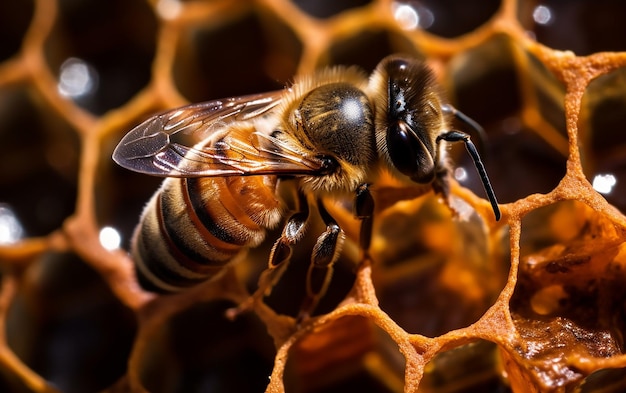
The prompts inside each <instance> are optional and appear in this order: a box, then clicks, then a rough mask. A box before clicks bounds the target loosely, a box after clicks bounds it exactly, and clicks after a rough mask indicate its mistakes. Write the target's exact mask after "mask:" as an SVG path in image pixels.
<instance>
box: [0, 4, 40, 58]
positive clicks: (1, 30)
mask: <svg viewBox="0 0 626 393" xmlns="http://www.w3.org/2000/svg"><path fill="white" fill-rule="evenodd" d="M33 12H34V4H33V0H26V1H19V2H12V1H9V2H3V3H2V4H0V37H2V41H1V42H0V61H4V60H6V59H8V58H10V57H11V56H13V55H15V54H17V53H18V52H19V50H20V49H21V47H22V39H23V38H24V35H25V34H26V30H27V29H28V26H29V25H30V21H31V18H32V17H33Z"/></svg>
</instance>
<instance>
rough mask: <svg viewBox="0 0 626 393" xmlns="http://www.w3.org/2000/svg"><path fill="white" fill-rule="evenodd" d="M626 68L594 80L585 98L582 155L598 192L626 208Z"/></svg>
mask: <svg viewBox="0 0 626 393" xmlns="http://www.w3.org/2000/svg"><path fill="white" fill-rule="evenodd" d="M625 93H626V68H618V69H616V70H615V71H613V72H610V73H608V74H605V75H602V76H600V77H598V78H597V79H595V80H593V81H592V82H591V83H590V84H589V86H588V87H587V90H586V91H585V95H584V97H583V108H584V109H585V111H584V112H583V113H584V117H583V121H582V122H581V127H582V128H583V131H584V134H583V136H582V140H583V143H581V146H580V149H581V154H582V155H583V157H584V158H585V161H584V166H585V174H586V175H587V179H588V180H589V181H590V182H592V184H593V186H594V188H595V189H596V191H598V192H600V193H601V194H603V195H604V196H605V198H606V199H607V200H608V201H609V202H611V203H612V204H614V205H615V206H617V207H618V208H619V209H620V210H621V211H624V210H625V209H626V188H625V187H626V137H625V136H624V133H623V132H621V130H622V128H623V125H624V123H625V122H626V115H625V113H626V94H625Z"/></svg>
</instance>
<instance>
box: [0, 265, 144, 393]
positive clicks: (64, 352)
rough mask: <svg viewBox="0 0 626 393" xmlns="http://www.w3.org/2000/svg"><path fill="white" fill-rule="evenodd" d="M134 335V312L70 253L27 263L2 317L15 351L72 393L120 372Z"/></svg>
mask: <svg viewBox="0 0 626 393" xmlns="http://www.w3.org/2000/svg"><path fill="white" fill-rule="evenodd" d="M134 334H135V316H134V314H133V313H132V312H131V311H130V310H129V309H127V308H126V307H125V306H123V305H122V304H121V303H120V302H119V301H118V300H117V299H116V298H115V296H114V295H113V294H112V293H111V291H110V289H109V287H108V286H107V285H106V284H105V283H104V282H103V281H102V279H101V278H100V276H98V275H97V274H96V273H95V272H94V271H93V270H91V269H90V268H89V267H88V266H87V265H86V264H85V263H84V262H83V261H82V260H80V259H79V258H78V257H77V256H76V255H74V254H69V253H67V254H58V253H48V254H45V255H44V256H43V257H42V258H41V260H38V261H35V262H34V263H33V264H32V265H30V266H29V268H28V269H27V270H26V272H25V275H24V279H23V280H22V282H21V286H20V288H19V290H18V292H17V295H16V297H15V299H14V300H13V302H12V304H11V307H10V309H9V312H8V315H7V321H6V336H7V342H8V344H9V347H10V348H11V349H12V350H13V351H14V352H15V354H16V355H17V356H18V357H19V358H20V359H21V360H22V361H23V362H24V363H26V365H28V366H29V367H30V368H31V369H33V370H34V371H35V372H36V373H38V374H39V375H41V376H42V377H43V378H45V379H47V380H48V381H50V382H51V383H52V384H54V385H55V386H57V387H58V388H59V389H61V390H62V391H64V392H70V393H71V392H86V391H100V390H102V389H104V388H106V387H108V386H110V385H111V384H113V382H115V381H117V380H118V379H119V378H120V377H121V376H122V375H124V373H125V371H126V362H127V358H128V354H129V353H130V348H131V345H132V341H133V338H134Z"/></svg>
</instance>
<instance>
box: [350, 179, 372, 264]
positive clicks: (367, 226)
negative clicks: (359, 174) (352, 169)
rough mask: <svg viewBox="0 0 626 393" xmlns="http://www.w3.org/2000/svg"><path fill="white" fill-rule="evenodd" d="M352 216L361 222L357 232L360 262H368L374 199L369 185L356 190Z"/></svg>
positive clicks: (363, 185)
mask: <svg viewBox="0 0 626 393" xmlns="http://www.w3.org/2000/svg"><path fill="white" fill-rule="evenodd" d="M354 215H355V216H356V218H358V219H360V220H361V229H360V232H359V247H360V248H361V251H362V252H363V257H362V258H361V260H363V261H365V260H369V259H370V256H369V249H370V244H371V242H372V224H373V222H374V219H373V216H374V198H373V197H372V193H371V192H370V189H369V184H361V185H360V186H359V187H358V188H357V190H356V196H355V200H354Z"/></svg>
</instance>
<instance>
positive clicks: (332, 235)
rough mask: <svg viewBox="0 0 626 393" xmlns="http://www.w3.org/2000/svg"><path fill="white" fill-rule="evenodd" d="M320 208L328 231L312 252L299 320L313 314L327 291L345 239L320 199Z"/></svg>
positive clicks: (322, 235)
mask: <svg viewBox="0 0 626 393" xmlns="http://www.w3.org/2000/svg"><path fill="white" fill-rule="evenodd" d="M318 208H319V212H320V216H321V217H322V220H323V221H324V223H325V224H326V231H324V233H322V234H321V235H320V236H319V237H318V238H317V242H316V243H315V246H314V247H313V252H312V253H311V264H310V265H309V271H308V272H307V277H306V298H305V299H304V301H303V303H302V307H300V315H299V316H298V320H299V321H301V320H303V319H306V318H308V317H309V316H310V315H311V313H312V312H313V310H315V307H317V304H318V303H319V300H320V299H321V298H322V296H324V294H325V293H326V290H327V289H328V284H329V283H330V279H331V277H332V275H333V265H334V264H335V262H337V259H339V254H340V252H341V247H342V245H343V240H344V233H343V230H342V229H341V228H340V227H339V224H337V222H336V221H335V219H334V218H332V216H331V215H330V214H329V213H328V211H327V210H326V208H325V207H324V204H323V203H322V202H321V201H318Z"/></svg>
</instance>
